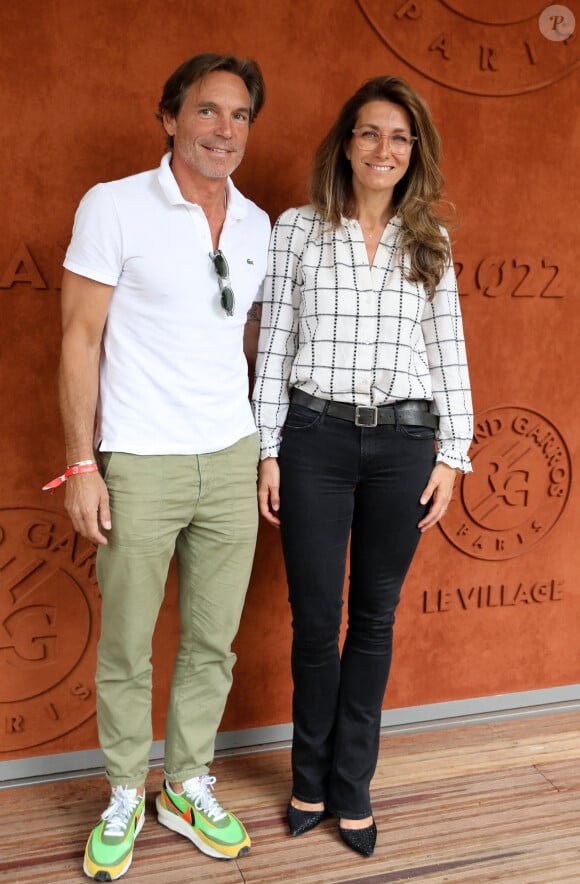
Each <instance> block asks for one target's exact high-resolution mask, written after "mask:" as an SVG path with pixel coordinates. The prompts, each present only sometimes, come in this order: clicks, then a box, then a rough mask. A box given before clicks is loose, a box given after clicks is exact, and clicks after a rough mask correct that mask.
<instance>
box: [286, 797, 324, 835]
mask: <svg viewBox="0 0 580 884" xmlns="http://www.w3.org/2000/svg"><path fill="white" fill-rule="evenodd" d="M325 816H326V810H298V808H297V807H294V805H293V804H292V803H291V802H290V803H289V804H288V807H287V808H286V819H287V820H288V828H289V829H290V834H291V835H303V834H304V833H305V832H309V831H310V829H314V827H315V826H317V825H318V823H321V822H322V820H323V819H324V817H325Z"/></svg>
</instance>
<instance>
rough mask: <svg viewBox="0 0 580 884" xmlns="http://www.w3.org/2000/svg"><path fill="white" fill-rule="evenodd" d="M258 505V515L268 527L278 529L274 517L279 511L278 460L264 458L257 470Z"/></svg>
mask: <svg viewBox="0 0 580 884" xmlns="http://www.w3.org/2000/svg"><path fill="white" fill-rule="evenodd" d="M258 505H259V508H260V513H261V515H262V516H264V518H265V519H266V521H267V522H269V523H270V525H274V526H275V527H276V528H279V527H280V519H279V518H278V516H277V515H276V513H277V512H278V510H279V509H280V467H279V466H278V458H276V457H266V458H265V459H264V460H262V461H260V466H259V468H258Z"/></svg>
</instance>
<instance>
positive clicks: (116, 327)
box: [51, 54, 270, 881]
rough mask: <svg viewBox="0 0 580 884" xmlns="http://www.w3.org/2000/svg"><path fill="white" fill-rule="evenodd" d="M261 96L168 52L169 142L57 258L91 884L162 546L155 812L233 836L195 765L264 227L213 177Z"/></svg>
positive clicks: (218, 659)
mask: <svg viewBox="0 0 580 884" xmlns="http://www.w3.org/2000/svg"><path fill="white" fill-rule="evenodd" d="M263 101H264V84H263V80H262V75H261V72H260V69H259V68H258V66H257V65H256V64H255V62H253V61H251V60H239V59H236V58H234V57H230V56H219V55H214V54H203V55H198V56H195V57H193V58H191V59H189V60H188V61H186V62H184V64H182V65H181V66H180V67H179V68H178V69H177V70H176V71H175V73H174V74H172V76H171V77H170V78H169V80H168V81H167V83H166V84H165V87H164V91H163V96H162V98H161V101H160V104H159V114H158V118H159V119H160V121H161V122H162V125H163V127H164V129H165V132H166V134H167V137H168V143H169V146H170V148H171V152H169V153H167V154H166V155H165V156H164V157H163V159H162V162H161V166H160V168H159V169H156V170H152V171H148V172H144V173H142V174H140V175H135V176H131V177H129V178H125V179H122V180H120V181H113V182H109V183H107V184H99V185H97V186H96V187H94V188H93V189H92V190H90V191H89V192H88V194H86V196H85V197H84V198H83V200H82V201H81V204H80V206H79V209H78V211H77V214H76V218H75V225H74V231H73V236H72V241H71V244H70V246H69V249H68V251H67V255H66V258H65V262H64V266H65V273H64V278H63V285H62V310H63V344H62V359H61V369H60V399H61V409H62V415H63V423H64V430H65V439H66V448H67V464H68V468H67V471H66V473H65V476H63V477H62V480H63V481H64V479H65V478H66V479H67V484H66V498H65V505H66V508H67V511H68V513H69V515H70V517H71V519H72V522H73V525H74V528H75V529H76V530H77V531H79V532H80V533H81V534H83V535H84V536H85V537H87V538H88V539H89V540H92V541H94V542H95V543H97V544H99V549H98V555H97V574H98V579H99V585H100V590H101V596H102V630H101V638H100V642H99V649H98V662H97V673H96V686H97V720H98V727H99V742H100V744H101V747H102V749H103V752H104V754H105V760H106V772H107V778H108V780H109V782H110V784H111V787H112V795H111V802H110V804H109V806H108V808H107V809H106V810H105V812H104V813H103V814H102V818H101V821H100V822H99V824H98V825H97V826H96V827H95V829H94V830H93V831H92V832H91V835H90V838H89V841H88V843H87V848H86V851H85V859H84V871H85V874H86V875H88V877H90V878H93V879H94V880H96V881H111V880H116V879H117V878H120V877H121V876H122V875H123V874H124V873H125V872H126V871H127V869H128V868H129V866H130V865H131V861H132V855H133V842H134V839H135V837H136V836H137V835H138V833H139V831H140V830H141V827H142V825H143V820H144V796H145V779H146V775H147V766H148V754H149V749H150V745H151V739H152V728H151V663H150V656H151V641H152V635H153V632H154V628H155V624H156V620H157V616H158V613H159V609H160V606H161V603H162V600H163V592H164V586H165V581H166V577H167V571H168V567H169V562H170V559H171V557H172V555H173V553H174V551H175V553H176V556H177V562H178V572H179V609H180V641H179V648H178V651H177V656H176V660H175V667H174V671H173V678H172V685H171V696H170V701H169V709H168V713H167V726H166V751H165V765H164V766H165V782H164V785H163V790H162V793H161V795H160V796H158V797H157V801H156V804H157V812H158V819H159V821H160V822H161V823H162V824H163V825H165V826H168V827H169V828H170V829H173V830H174V831H176V832H179V833H180V834H182V835H184V836H185V837H187V838H189V839H190V840H191V841H192V842H193V843H194V844H195V845H196V846H197V847H198V848H199V849H200V850H202V851H203V852H204V853H206V854H208V855H210V856H215V857H220V858H234V857H238V856H241V855H242V854H244V853H246V852H247V851H248V850H249V847H250V839H249V837H248V835H247V832H246V830H245V828H244V826H243V824H242V823H241V822H240V821H239V820H238V819H237V818H236V817H235V816H234V814H232V813H228V812H227V811H225V810H224V809H223V808H222V807H221V805H220V804H219V802H218V801H217V799H216V798H215V797H214V795H213V786H214V783H215V778H214V777H210V776H209V775H208V773H209V764H210V762H211V760H212V758H213V751H214V741H215V736H216V732H217V728H218V726H219V723H220V721H221V718H222V714H223V709H224V705H225V701H226V697H227V695H228V692H229V689H230V686H231V681H232V675H231V673H232V668H233V665H234V662H235V655H234V654H233V653H232V651H231V643H232V640H233V638H234V637H235V634H236V632H237V629H238V625H239V620H240V616H241V611H242V607H243V602H244V597H245V593H246V589H247V584H248V580H249V576H250V570H251V565H252V559H253V554H254V548H255V540H256V531H257V508H256V470H257V461H258V441H257V436H256V432H255V426H254V423H253V418H252V414H251V409H250V405H249V402H248V379H247V373H248V370H247V364H246V361H245V359H244V346H243V345H244V337H245V343H246V345H247V346H246V349H247V350H248V349H254V347H255V344H256V342H257V328H256V326H257V322H254V326H253V328H252V327H251V326H248V325H246V319H247V318H248V319H250V318H252V317H253V318H254V319H255V318H256V314H257V306H256V305H257V302H259V300H260V297H261V295H260V292H261V284H262V280H263V277H264V274H265V270H266V258H267V248H268V239H269V232H270V224H269V220H268V218H267V215H266V214H265V213H264V212H263V211H262V210H261V209H258V207H257V206H255V205H254V204H253V203H251V202H250V201H249V200H247V199H245V198H244V197H243V196H242V195H241V194H240V193H239V192H238V191H237V189H236V188H235V187H234V185H233V184H232V182H231V180H230V177H229V176H230V175H231V173H232V172H233V171H234V169H235V168H236V167H237V166H238V164H239V163H240V161H241V159H242V157H243V155H244V150H245V147H246V141H247V138H248V132H249V128H250V125H251V123H252V122H253V121H254V119H255V118H256V115H257V114H258V112H259V110H260V108H261V107H262V104H263ZM252 305H254V306H252ZM244 329H246V332H245V334H244ZM254 355H255V354H252V353H248V358H249V359H251V358H253V357H254ZM95 418H96V436H95V433H94V427H95ZM95 451H96V457H97V459H98V465H97V463H96V461H95ZM51 484H52V483H51Z"/></svg>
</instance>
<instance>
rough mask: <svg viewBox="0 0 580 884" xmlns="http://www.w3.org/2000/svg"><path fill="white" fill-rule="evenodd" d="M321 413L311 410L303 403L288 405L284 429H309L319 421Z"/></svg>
mask: <svg viewBox="0 0 580 884" xmlns="http://www.w3.org/2000/svg"><path fill="white" fill-rule="evenodd" d="M321 418H322V414H321V413H320V412H319V411H313V410H312V409H311V408H306V407H305V406H304V405H290V408H289V409H288V415H287V417H286V423H285V424H284V429H285V430H309V429H310V428H311V427H315V426H317V425H318V424H319V423H320V420H321Z"/></svg>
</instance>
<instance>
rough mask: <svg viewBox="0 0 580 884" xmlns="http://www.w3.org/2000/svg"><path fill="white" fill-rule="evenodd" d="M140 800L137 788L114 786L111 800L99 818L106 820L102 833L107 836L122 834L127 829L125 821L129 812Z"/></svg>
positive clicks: (127, 819)
mask: <svg viewBox="0 0 580 884" xmlns="http://www.w3.org/2000/svg"><path fill="white" fill-rule="evenodd" d="M140 801H141V796H140V795H138V794H137V789H128V788H127V787H126V786H115V787H114V788H113V794H112V795H111V802H110V804H109V806H108V807H107V809H106V810H105V811H104V812H103V813H102V814H101V819H103V820H107V825H106V826H105V831H104V834H105V835H108V836H109V837H112V838H114V837H116V836H119V837H121V836H123V835H124V834H125V831H126V829H127V823H128V822H129V820H130V819H131V814H132V813H133V811H134V810H135V808H136V807H137V805H138V804H139V802H140Z"/></svg>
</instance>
